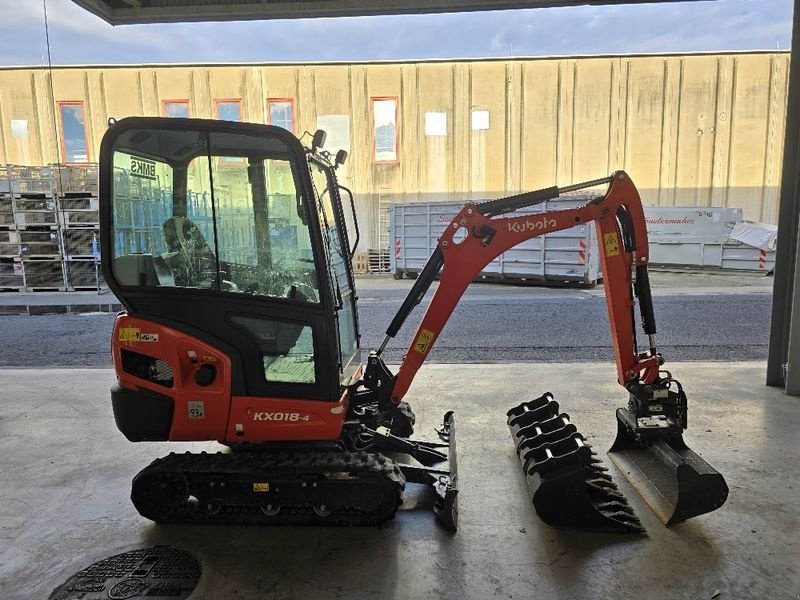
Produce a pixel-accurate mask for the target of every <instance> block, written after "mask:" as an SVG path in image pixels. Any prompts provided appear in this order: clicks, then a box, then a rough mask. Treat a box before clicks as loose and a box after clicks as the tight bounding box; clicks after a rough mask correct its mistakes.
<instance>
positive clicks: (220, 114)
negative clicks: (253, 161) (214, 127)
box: [214, 99, 244, 167]
mask: <svg viewBox="0 0 800 600" xmlns="http://www.w3.org/2000/svg"><path fill="white" fill-rule="evenodd" d="M214 107H215V112H216V117H217V119H219V120H220V121H237V122H238V121H241V120H242V101H241V100H238V99H232V100H214ZM219 164H220V165H221V166H223V167H228V166H237V165H238V166H241V165H244V160H243V159H240V158H229V157H222V158H220V159H219Z"/></svg>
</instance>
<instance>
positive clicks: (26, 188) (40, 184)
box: [9, 178, 53, 198]
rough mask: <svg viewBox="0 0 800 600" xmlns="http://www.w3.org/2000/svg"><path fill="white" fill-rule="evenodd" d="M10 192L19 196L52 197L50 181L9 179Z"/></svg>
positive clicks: (51, 183) (51, 181)
mask: <svg viewBox="0 0 800 600" xmlns="http://www.w3.org/2000/svg"><path fill="white" fill-rule="evenodd" d="M9 181H10V183H11V192H12V193H14V194H20V195H35V196H47V197H50V198H52V197H53V180H52V179H15V178H11V179H9Z"/></svg>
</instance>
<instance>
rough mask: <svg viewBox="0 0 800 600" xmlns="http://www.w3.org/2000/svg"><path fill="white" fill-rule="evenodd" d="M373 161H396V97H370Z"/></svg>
mask: <svg viewBox="0 0 800 600" xmlns="http://www.w3.org/2000/svg"><path fill="white" fill-rule="evenodd" d="M372 140H373V148H372V152H373V156H374V158H375V162H396V161H397V98H372Z"/></svg>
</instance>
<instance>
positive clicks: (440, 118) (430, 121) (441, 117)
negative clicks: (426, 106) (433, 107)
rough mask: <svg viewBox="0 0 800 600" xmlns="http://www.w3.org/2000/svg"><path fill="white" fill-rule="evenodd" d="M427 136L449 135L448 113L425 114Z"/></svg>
mask: <svg viewBox="0 0 800 600" xmlns="http://www.w3.org/2000/svg"><path fill="white" fill-rule="evenodd" d="M425 135H447V113H443V112H429V113H425Z"/></svg>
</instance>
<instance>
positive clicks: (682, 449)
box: [608, 408, 728, 525]
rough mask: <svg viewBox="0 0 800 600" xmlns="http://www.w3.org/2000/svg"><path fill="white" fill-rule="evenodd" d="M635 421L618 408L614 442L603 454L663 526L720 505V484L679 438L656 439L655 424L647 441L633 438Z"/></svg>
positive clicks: (722, 497) (722, 487)
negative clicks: (609, 459) (606, 453)
mask: <svg viewBox="0 0 800 600" xmlns="http://www.w3.org/2000/svg"><path fill="white" fill-rule="evenodd" d="M634 422H635V419H634V417H633V416H632V415H631V413H630V412H629V411H628V410H626V409H624V408H620V409H617V438H616V440H615V441H614V444H613V445H612V446H611V449H610V450H609V451H608V455H609V457H610V458H611V460H612V461H613V462H614V464H615V465H616V466H617V467H618V468H619V469H620V470H621V471H622V473H623V474H624V475H625V478H626V479H627V480H628V481H629V482H630V484H631V485H632V486H633V487H634V488H635V489H636V491H637V492H638V493H639V495H640V496H641V497H642V498H643V499H644V501H645V502H647V504H648V505H649V506H650V508H651V509H653V512H655V513H656V515H657V516H658V518H659V519H660V520H661V522H662V523H664V525H672V524H673V523H680V522H681V521H685V520H686V519H690V518H692V517H696V516H698V515H702V514H704V513H707V512H711V511H713V510H716V509H717V508H719V507H720V506H722V505H723V504H724V503H725V500H726V498H727V497H728V486H727V484H726V483H725V479H724V478H723V477H722V475H721V474H720V473H719V472H717V471H716V470H715V469H714V468H713V467H712V466H711V465H710V464H708V463H707V462H706V461H705V460H703V459H702V458H701V457H700V456H699V455H698V454H697V453H695V452H693V451H692V450H690V449H689V447H688V446H687V445H686V443H685V442H684V441H683V435H681V434H680V433H677V432H671V433H668V434H666V435H658V424H657V423H658V422H657V421H656V422H654V428H653V435H651V436H648V437H649V439H648V437H645V436H642V435H641V434H640V435H638V436H637V435H636V434H635V433H634Z"/></svg>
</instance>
